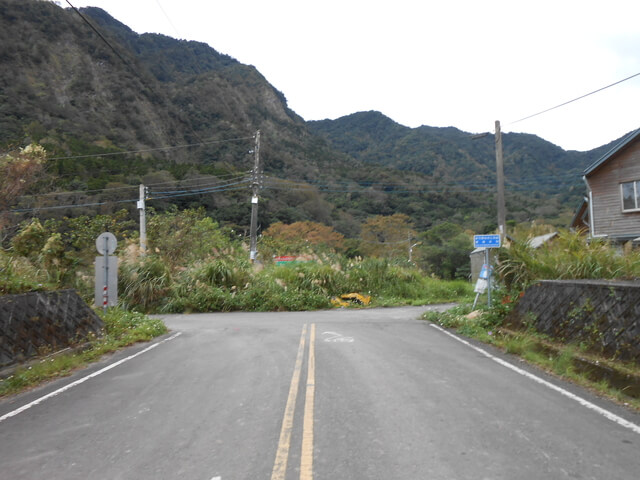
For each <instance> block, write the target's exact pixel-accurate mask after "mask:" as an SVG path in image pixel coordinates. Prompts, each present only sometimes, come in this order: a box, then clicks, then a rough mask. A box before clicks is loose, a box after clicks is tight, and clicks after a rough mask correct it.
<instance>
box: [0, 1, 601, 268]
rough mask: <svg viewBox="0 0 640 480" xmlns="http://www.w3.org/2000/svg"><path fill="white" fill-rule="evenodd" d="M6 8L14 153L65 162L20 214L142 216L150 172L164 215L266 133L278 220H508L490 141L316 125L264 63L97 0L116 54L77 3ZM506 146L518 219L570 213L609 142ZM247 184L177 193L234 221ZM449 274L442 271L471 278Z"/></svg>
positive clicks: (515, 142)
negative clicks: (119, 15) (153, 29)
mask: <svg viewBox="0 0 640 480" xmlns="http://www.w3.org/2000/svg"><path fill="white" fill-rule="evenodd" d="M1 9H2V15H0V58H2V64H3V67H4V68H3V69H2V71H0V83H1V84H2V85H3V91H2V94H1V95H0V99H1V100H2V109H1V110H0V150H12V149H13V146H22V145H27V144H29V143H38V144H40V145H42V146H44V147H45V149H46V150H47V152H48V153H49V158H50V159H49V160H47V161H46V162H45V164H44V165H43V167H44V168H43V172H42V176H41V177H40V178H39V179H38V180H39V181H38V182H37V183H36V184H35V185H34V186H33V187H32V188H31V189H29V190H27V191H25V192H23V196H21V197H15V196H13V197H10V198H11V202H10V204H9V205H0V209H1V210H2V211H3V212H4V211H5V210H6V208H7V207H8V208H11V209H13V210H14V211H15V210H16V209H20V210H26V211H24V212H23V213H24V215H23V216H17V215H12V218H13V220H16V219H17V220H18V221H19V220H24V219H25V218H30V216H31V215H33V214H34V210H33V209H43V208H49V207H56V208H55V209H53V210H39V211H38V213H37V214H36V215H39V216H40V218H41V220H42V221H43V222H44V219H45V216H46V218H57V219H61V218H62V217H64V216H67V217H72V216H83V215H93V214H96V213H99V214H107V213H114V212H116V211H117V210H118V209H120V208H122V207H123V206H126V208H127V209H128V210H129V212H130V213H131V214H135V213H136V211H135V199H136V197H137V192H136V187H137V186H138V185H139V184H140V183H144V184H146V185H151V192H152V197H156V198H155V199H154V200H153V201H152V202H151V205H152V206H153V207H155V208H156V209H157V210H158V211H164V210H166V209H168V208H170V203H169V202H168V201H167V200H166V199H161V198H158V197H162V195H160V194H159V195H154V194H155V193H156V192H162V191H164V190H168V189H171V190H179V189H181V188H184V189H187V186H191V187H193V185H194V180H196V179H197V180H202V184H204V183H206V182H209V185H211V184H212V183H213V181H216V180H217V181H220V180H221V179H223V178H228V177H226V176H227V175H242V174H244V173H245V172H246V171H247V170H248V169H249V168H251V166H252V160H253V158H252V155H251V154H250V153H249V151H250V150H251V149H252V148H253V138H252V135H253V134H254V133H255V132H256V130H260V131H261V132H262V139H263V143H262V146H261V149H260V158H261V163H262V165H263V166H264V172H265V175H266V177H265V182H264V187H265V188H264V190H263V191H262V192H261V203H260V205H261V209H260V219H259V221H260V225H261V228H262V229H263V230H267V229H268V228H269V227H270V226H271V225H273V224H276V223H278V222H282V223H283V224H287V225H290V224H293V223H295V222H315V223H321V224H323V225H327V226H330V227H333V228H334V229H335V231H336V232H337V233H338V234H341V235H343V236H344V237H345V238H346V239H347V240H348V239H351V238H356V237H359V236H360V234H361V230H362V227H363V225H366V223H367V222H368V221H369V220H370V219H371V218H372V217H376V216H383V217H390V216H393V215H394V214H401V215H406V216H407V217H408V218H409V220H410V222H409V223H411V224H412V226H413V228H414V229H415V230H416V232H425V231H427V230H428V229H431V228H435V227H438V226H439V225H440V224H441V223H443V222H450V223H451V224H455V225H458V226H460V227H462V228H463V229H470V230H472V231H474V232H475V233H488V232H489V231H491V230H493V229H494V228H495V224H494V218H495V215H494V212H493V209H494V208H495V207H494V201H493V199H492V197H493V195H492V190H493V188H494V185H495V181H494V173H493V171H494V168H493V165H494V164H495V159H494V142H493V139H492V138H491V137H490V136H488V137H487V138H483V139H480V140H477V141H474V140H472V139H471V138H470V135H469V134H468V133H466V132H462V131H460V130H457V129H455V128H452V127H450V128H432V127H426V126H423V127H420V128H408V127H403V126H401V125H399V124H397V123H395V122H393V121H392V120H391V119H389V118H387V117H385V116H384V115H383V114H381V113H378V112H361V113H358V114H354V115H349V116H347V117H343V118H341V119H337V120H332V121H322V122H305V121H304V120H303V119H302V118H300V117H299V116H297V115H296V114H295V113H294V112H292V111H291V110H290V109H289V108H288V106H287V103H286V99H285V96H284V95H283V94H282V93H281V92H278V91H277V90H276V89H275V88H274V87H273V86H272V85H270V84H269V83H268V82H267V81H266V80H265V79H264V77H263V76H262V75H261V74H260V73H259V72H258V71H257V70H256V69H255V68H254V67H251V66H247V65H243V64H241V63H240V62H238V61H237V60H235V59H233V58H231V57H229V56H227V55H224V54H222V53H219V52H217V51H216V50H214V49H213V48H211V47H209V46H207V45H204V44H202V43H198V42H190V41H184V40H176V39H173V38H170V37H166V36H164V35H157V34H142V35H138V34H137V33H135V32H134V31H132V30H131V29H129V28H128V27H126V26H125V25H123V24H121V23H120V22H118V21H117V20H116V19H114V18H112V17H110V16H109V15H108V14H107V13H106V12H104V11H102V10H100V9H98V8H87V9H82V11H83V14H84V15H86V16H87V17H88V18H90V19H91V22H92V23H93V24H94V25H95V26H96V28H97V29H98V30H99V31H100V32H101V33H102V34H103V35H104V36H105V38H108V39H109V42H110V44H111V45H113V46H114V48H115V49H116V50H117V51H118V52H119V53H118V56H116V55H115V54H114V52H113V51H111V49H110V48H108V47H107V46H106V45H105V44H104V42H102V41H101V39H100V38H99V37H98V36H97V35H96V34H95V33H94V32H92V31H91V29H90V27H89V26H88V25H86V24H85V23H84V22H81V21H78V18H77V14H76V13H75V12H74V11H73V10H71V9H63V8H59V7H57V6H56V5H54V4H52V3H51V2H41V1H36V0H3V2H2V7H1ZM214 47H215V46H214ZM123 60H124V61H123ZM134 66H135V67H134ZM186 145H191V147H189V148H186ZM178 146H183V147H185V148H175V147H178ZM165 147H168V148H167V149H166V150H164V148H165ZM504 148H505V151H504V153H505V169H506V178H507V181H508V183H509V186H510V188H508V189H507V194H508V197H507V207H508V210H509V214H510V217H511V218H512V219H513V220H514V221H517V222H520V221H525V220H528V219H533V218H541V217H542V218H545V219H547V220H548V221H553V222H555V223H556V224H562V223H563V222H565V220H566V219H567V217H570V216H571V213H572V212H571V210H572V208H573V206H574V204H575V203H577V202H578V200H579V199H580V196H581V195H582V193H583V190H584V188H583V186H582V184H581V181H580V178H579V175H578V174H579V173H580V172H581V170H582V169H583V168H584V167H585V166H586V165H588V164H590V163H591V162H592V161H594V160H595V159H597V158H598V156H599V155H600V153H602V149H604V148H606V146H604V147H602V148H601V149H597V150H594V151H592V152H565V151H563V150H562V149H561V148H559V147H557V146H554V145H552V144H550V143H549V142H546V141H544V140H542V139H540V138H537V137H535V136H532V135H522V134H511V133H510V134H505V135H504ZM125 152H129V153H125ZM135 152H137V153H135ZM519 189H521V191H520V192H518V190H519ZM52 194H55V195H52ZM247 194H248V189H243V188H242V187H237V186H236V187H234V188H229V189H221V190H219V191H215V192H208V193H207V194H201V195H185V196H184V197H177V198H173V199H172V200H171V202H172V204H174V205H176V206H177V207H178V209H179V210H184V209H188V208H197V207H200V206H202V207H204V208H205V210H206V212H207V214H208V215H209V216H211V217H212V218H215V219H216V220H217V221H218V222H220V224H221V225H225V226H230V227H234V228H236V227H240V229H244V228H246V227H247V226H248V224H249V213H248V212H249V209H248V208H247V205H246V202H247ZM0 196H1V195H0ZM1 200H2V199H1V198H0V203H2V202H1ZM123 201H124V203H119V202H123ZM61 205H70V206H69V207H68V208H64V209H60V208H58V207H60V206H61ZM567 206H568V207H567ZM5 213H6V212H5ZM236 229H237V228H236ZM365 234H366V232H365ZM456 235H457V234H456ZM0 240H2V242H3V245H4V246H6V243H5V242H6V240H5V239H4V238H0ZM416 240H419V239H416ZM387 243H390V242H387ZM458 243H459V242H458ZM360 246H362V245H360ZM373 249H374V250H375V247H374V248H373ZM389 249H390V246H389V245H387V246H386V250H387V251H388V250H389ZM398 249H401V247H398ZM359 252H360V254H361V253H363V251H362V250H359ZM354 253H355V252H354ZM364 253H366V252H364ZM429 254H430V255H435V254H436V253H434V252H430V253H429ZM420 267H421V268H423V269H424V268H425V266H424V265H420ZM442 270H443V271H442V272H440V271H435V272H432V271H431V270H429V272H430V273H435V274H436V275H438V276H440V277H442V278H462V277H463V276H464V275H465V273H466V272H464V271H458V270H457V267H456V266H455V265H454V266H450V265H443V266H442ZM443 272H446V273H443Z"/></svg>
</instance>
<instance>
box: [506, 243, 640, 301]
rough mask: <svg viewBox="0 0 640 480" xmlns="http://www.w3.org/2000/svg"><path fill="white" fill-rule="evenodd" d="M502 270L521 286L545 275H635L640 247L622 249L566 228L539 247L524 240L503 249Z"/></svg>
mask: <svg viewBox="0 0 640 480" xmlns="http://www.w3.org/2000/svg"><path fill="white" fill-rule="evenodd" d="M498 274H499V275H500V277H501V278H502V280H503V281H504V282H505V284H506V285H507V287H508V288H510V289H518V290H523V289H524V288H526V287H527V286H528V285H530V284H531V283H532V282H534V281H536V280H541V279H545V280H553V279H587V278H594V279H596V278H597V279H606V280H613V279H634V278H640V251H637V250H636V251H626V252H625V251H621V250H620V249H616V248H615V247H613V246H611V245H610V244H609V243H607V242H606V241H604V240H599V239H590V240H589V239H588V238H587V237H585V236H583V235H580V234H578V233H574V232H569V231H562V232H560V233H559V235H558V237H557V238H556V239H555V240H554V241H553V242H552V243H550V244H548V245H545V246H543V247H541V248H539V249H533V248H531V247H530V246H528V245H527V243H526V242H524V241H519V242H514V243H513V244H512V245H511V247H510V248H508V249H506V248H504V249H501V250H500V253H499V266H498Z"/></svg>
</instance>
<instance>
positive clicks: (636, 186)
mask: <svg viewBox="0 0 640 480" xmlns="http://www.w3.org/2000/svg"><path fill="white" fill-rule="evenodd" d="M620 190H621V193H622V211H623V212H627V211H631V210H640V180H637V181H635V182H626V183H621V184H620Z"/></svg>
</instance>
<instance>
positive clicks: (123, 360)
mask: <svg viewBox="0 0 640 480" xmlns="http://www.w3.org/2000/svg"><path fill="white" fill-rule="evenodd" d="M180 335H182V332H178V333H174V334H173V335H172V336H170V337H169V338H165V339H164V340H162V341H160V342H158V343H154V344H153V345H149V346H148V347H147V348H145V349H144V350H140V351H139V352H138V353H134V354H133V355H130V356H128V357H126V358H123V359H122V360H118V361H117V362H115V363H112V364H111V365H108V366H106V367H104V368H103V369H101V370H98V371H96V372H93V373H92V374H90V375H87V376H86V377H82V378H80V379H78V380H76V381H75V382H71V383H70V384H68V385H65V386H64V387H62V388H59V389H58V390H55V391H53V392H51V393H49V394H47V395H45V396H43V397H40V398H38V399H36V400H34V401H33V402H31V403H27V404H26V405H23V406H22V407H20V408H17V409H16V410H14V411H12V412H9V413H7V414H5V415H3V416H1V417H0V423H2V422H3V421H5V420H6V419H8V418H11V417H15V416H16V415H18V414H19V413H22V412H24V411H25V410H29V409H30V408H31V407H35V406H36V405H38V404H40V403H42V402H44V401H45V400H48V399H50V398H53V397H55V396H57V395H60V394H61V393H63V392H66V391H67V390H69V389H71V388H73V387H77V386H78V385H80V384H81V383H84V382H86V381H87V380H89V379H91V378H93V377H97V376H98V375H101V374H103V373H105V372H108V371H109V370H111V369H112V368H115V367H117V366H118V365H122V364H123V363H125V362H128V361H129V360H133V359H134V358H136V357H138V356H140V355H142V354H143V353H147V352H148V351H149V350H153V349H154V348H156V347H157V346H159V345H162V344H163V343H166V342H168V341H170V340H173V339H174V338H177V337H179V336H180Z"/></svg>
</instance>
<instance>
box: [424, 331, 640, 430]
mask: <svg viewBox="0 0 640 480" xmlns="http://www.w3.org/2000/svg"><path fill="white" fill-rule="evenodd" d="M429 325H431V326H432V327H433V328H435V329H437V330H440V331H441V332H443V333H444V334H446V335H449V336H450V337H451V338H453V339H455V340H457V341H458V342H460V343H463V344H465V345H466V346H468V347H471V348H472V349H474V350H475V351H477V352H479V353H481V354H482V355H484V356H485V357H487V358H490V359H491V360H493V361H494V362H497V363H499V364H500V365H502V366H503V367H507V368H508V369H510V370H513V371H514V372H516V373H519V374H520V375H522V376H524V377H527V378H528V379H530V380H533V381H534V382H537V383H539V384H541V385H544V386H545V387H547V388H550V389H551V390H555V391H556V392H558V393H560V394H561V395H564V396H565V397H567V398H570V399H571V400H575V401H576V402H578V403H579V404H580V405H582V406H583V407H586V408H588V409H590V410H593V411H595V412H597V413H599V414H600V415H602V416H603V417H605V418H607V419H609V420H611V421H612V422H615V423H617V424H618V425H621V426H623V427H625V428H628V429H629V430H631V431H633V432H635V433H637V434H639V435H640V425H636V424H635V423H632V422H630V421H628V420H625V419H624V418H622V417H619V416H618V415H616V414H615V413H612V412H610V411H609V410H605V409H604V408H602V407H599V406H597V405H596V404H594V403H591V402H590V401H588V400H585V399H584V398H582V397H579V396H578V395H575V394H573V393H571V392H569V391H568V390H565V389H564V388H561V387H558V386H557V385H554V384H553V383H551V382H548V381H546V380H544V379H542V378H540V377H538V376H536V375H534V374H532V373H529V372H527V371H526V370H523V369H521V368H518V367H516V366H515V365H513V364H511V363H509V362H507V361H505V360H502V359H501V358H498V357H496V356H494V355H491V354H490V353H489V352H487V351H486V350H483V349H482V348H480V347H476V346H475V345H473V344H471V343H470V342H467V341H466V340H464V339H462V338H460V337H458V336H457V335H454V334H453V333H451V332H449V331H447V330H445V329H444V328H442V327H440V326H439V325H435V324H433V323H430V324H429Z"/></svg>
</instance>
